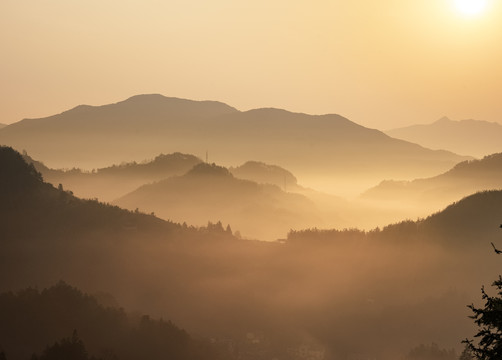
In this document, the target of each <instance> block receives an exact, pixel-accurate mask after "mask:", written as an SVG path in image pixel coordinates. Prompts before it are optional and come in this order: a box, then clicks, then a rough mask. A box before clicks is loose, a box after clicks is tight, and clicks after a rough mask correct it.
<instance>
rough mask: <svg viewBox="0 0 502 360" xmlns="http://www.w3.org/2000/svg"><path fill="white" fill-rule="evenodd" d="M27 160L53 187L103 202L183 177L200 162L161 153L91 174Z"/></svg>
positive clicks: (192, 158)
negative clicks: (149, 159) (153, 184)
mask: <svg viewBox="0 0 502 360" xmlns="http://www.w3.org/2000/svg"><path fill="white" fill-rule="evenodd" d="M24 158H25V160H26V161H27V162H29V163H33V165H34V166H35V168H36V169H37V170H38V171H39V172H40V173H41V174H42V175H43V177H44V179H45V180H46V181H48V182H50V183H51V184H53V185H55V186H58V185H59V184H61V185H62V186H63V188H64V189H66V190H71V191H72V192H73V193H74V194H75V195H76V196H78V197H82V198H92V199H94V198H98V199H99V200H101V201H112V200H114V199H116V198H118V197H120V196H122V195H125V194H127V193H129V192H131V191H133V190H135V189H136V188H138V187H139V186H141V185H143V184H148V183H151V182H154V181H159V180H162V179H166V178H168V177H170V176H174V175H183V174H184V173H186V172H187V171H188V170H190V169H191V168H192V167H193V166H194V165H196V164H198V163H200V162H201V160H200V159H199V158H197V157H195V156H193V155H189V154H181V153H173V154H168V155H164V154H161V155H158V156H157V157H155V158H154V159H153V160H151V161H144V162H141V163H136V162H132V163H123V164H120V165H113V166H109V167H106V168H101V169H97V170H93V171H92V172H89V171H82V170H80V169H71V170H55V169H49V168H48V167H47V166H45V165H44V164H43V163H41V162H39V161H35V160H33V159H32V158H31V157H29V156H28V155H26V154H25V155H24Z"/></svg>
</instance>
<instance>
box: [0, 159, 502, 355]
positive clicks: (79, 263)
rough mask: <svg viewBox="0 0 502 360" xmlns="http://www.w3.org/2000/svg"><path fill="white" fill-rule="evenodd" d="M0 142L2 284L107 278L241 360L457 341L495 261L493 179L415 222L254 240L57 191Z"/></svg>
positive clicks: (129, 302) (92, 283)
mask: <svg viewBox="0 0 502 360" xmlns="http://www.w3.org/2000/svg"><path fill="white" fill-rule="evenodd" d="M10 154H11V155H10V156H9V159H11V160H12V159H13V158H14V159H17V160H16V161H14V162H12V161H10V160H8V161H7V163H15V164H17V165H15V166H10V167H9V169H11V170H9V171H4V170H5V169H7V167H6V165H5V161H4V160H2V161H0V166H1V169H2V171H0V178H1V179H2V186H1V187H0V189H2V191H3V192H2V193H1V196H2V199H9V201H8V202H7V204H8V205H5V204H6V202H4V201H2V202H1V204H2V205H1V206H2V209H1V214H0V215H1V216H0V225H1V226H0V229H2V230H1V231H3V232H2V233H1V234H0V235H1V236H0V247H1V248H0V276H1V278H0V285H1V286H2V288H3V289H6V290H10V289H19V288H24V287H26V286H27V285H30V284H31V285H38V286H39V287H44V286H47V285H51V284H54V283H55V282H57V281H58V280H60V279H62V280H65V281H67V282H70V283H72V284H75V285H77V286H78V287H79V288H82V289H83V290H85V291H86V292H89V293H96V292H103V291H104V292H109V293H111V294H113V295H114V296H115V297H116V298H117V300H118V301H119V302H120V303H121V304H122V305H124V306H125V307H126V308H127V309H141V310H142V311H144V312H146V313H149V314H151V315H152V316H155V317H160V316H162V317H163V318H166V319H171V320H172V321H173V322H174V323H175V324H178V325H180V326H182V327H183V328H186V329H187V331H189V332H190V333H197V334H203V335H206V336H208V337H212V338H213V339H214V342H215V343H218V344H225V346H226V347H230V348H232V349H235V351H236V354H237V356H238V357H239V358H241V359H245V360H251V359H252V360H265V359H271V358H277V359H282V358H287V359H292V358H297V356H300V354H306V353H308V354H323V356H324V359H327V360H331V359H354V358H363V359H364V358H383V359H392V360H394V359H402V357H403V355H404V354H406V353H408V352H409V351H410V349H412V348H414V347H417V346H418V345H420V344H430V343H432V342H434V343H437V344H439V345H440V346H441V347H443V348H444V347H446V348H452V347H455V348H457V349H460V348H461V345H460V341H461V340H462V339H464V338H465V337H468V336H471V335H472V334H473V324H472V321H471V320H470V319H468V318H467V316H468V315H470V313H469V311H468V309H467V308H466V306H465V305H466V304H469V303H471V302H476V301H477V299H479V288H480V285H481V284H489V283H490V282H491V281H492V280H493V279H494V277H496V274H497V273H498V272H499V269H500V263H499V262H498V261H499V257H497V256H496V255H495V254H493V250H492V248H491V246H490V242H491V241H493V242H494V243H495V244H496V245H497V246H499V247H502V246H500V242H501V240H500V238H501V237H502V236H501V234H500V231H501V230H500V229H499V224H500V219H501V218H502V213H501V211H502V210H501V209H502V206H500V204H501V201H502V195H501V192H498V191H494V192H486V193H480V194H476V195H473V196H471V197H469V198H466V199H464V200H462V201H459V202H457V203H456V204H454V205H452V206H451V207H449V208H447V209H445V210H444V211H442V212H440V213H438V214H435V215H433V216H431V217H430V218H428V219H426V220H423V221H420V222H412V221H409V222H403V223H399V224H395V225H392V226H388V227H386V228H384V229H382V230H375V231H371V232H362V231H357V230H345V231H340V230H327V231H321V230H315V229H314V230H308V231H303V232H292V233H291V234H290V235H289V237H288V239H287V240H286V241H284V242H282V243H265V242H258V241H243V240H241V241H239V240H237V239H235V238H234V237H233V236H232V235H231V234H229V233H228V232H225V230H224V229H223V228H222V227H221V224H216V225H211V226H209V227H207V228H201V229H195V228H190V227H183V226H180V225H176V224H172V223H168V222H165V221H162V220H159V219H157V218H155V217H153V216H147V215H141V214H134V213H131V212H128V211H124V210H121V209H118V208H113V207H110V206H104V205H102V204H99V203H97V202H89V201H81V200H79V199H76V198H74V197H71V196H70V195H69V194H67V195H68V196H69V197H66V195H63V194H64V192H61V191H59V190H57V189H54V188H53V187H50V190H46V187H47V186H49V185H46V184H44V183H42V182H41V181H40V179H39V178H38V177H37V175H36V173H34V172H33V170H32V169H31V168H30V167H29V166H28V165H26V163H24V162H20V161H19V159H20V157H19V158H16V156H17V155H15V153H13V152H12V151H11V152H10ZM12 154H14V155H12ZM23 164H24V165H23ZM16 169H17V170H16ZM21 170H22V171H21ZM16 171H17V172H16ZM6 174H7V175H6ZM9 174H10V175H9ZM12 174H17V175H16V176H15V177H14V179H12V177H13V176H12ZM13 180H14V181H13ZM36 184H38V185H36ZM44 189H45V190H44ZM14 190H16V191H14ZM18 190H19V191H18ZM44 194H45V195H44ZM67 200H70V201H69V202H68V201H67ZM33 204H35V205H33ZM37 204H38V205H37ZM72 208H73V210H71V209H72ZM51 209H58V211H56V210H51ZM84 210H85V211H84ZM86 211H88V212H89V214H87V215H84V214H86ZM91 213H96V214H97V215H93V216H91ZM8 214H10V215H9V216H10V217H9V218H7V215H8ZM112 214H114V215H113V216H112ZM119 215H120V216H119ZM58 219H59V220H58ZM62 219H64V221H63V220H62ZM126 220H127V221H126ZM46 223H48V224H49V225H45V224H46ZM70 224H71V226H70ZM4 229H7V230H8V231H7V230H4ZM63 336H69V334H68V335H66V334H65V335H63ZM82 336H83V335H82ZM89 346H90V345H89ZM96 355H97V354H96Z"/></svg>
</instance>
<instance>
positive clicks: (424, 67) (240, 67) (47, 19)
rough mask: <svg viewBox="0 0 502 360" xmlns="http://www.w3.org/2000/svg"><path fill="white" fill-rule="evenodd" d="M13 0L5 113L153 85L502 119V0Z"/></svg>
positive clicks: (54, 107)
mask: <svg viewBox="0 0 502 360" xmlns="http://www.w3.org/2000/svg"><path fill="white" fill-rule="evenodd" d="M453 3H454V1H453V0H354V1H347V0H343V1H338V0H330V1H328V0H309V1H306V0H287V1H286V0H252V1H251V0H249V1H248V0H246V1H241V0H212V1H208V0H120V1H119V0H99V1H98V0H85V1H84V0H0V45H1V56H0V99H1V100H0V123H1V122H3V123H11V122H15V121H18V120H21V119H22V118H25V117H42V116H47V115H51V114H55V113H59V112H61V111H63V110H67V109H69V108H71V107H74V106H76V105H79V104H90V105H101V104H106V103H111V102H116V101H120V100H123V99H125V98H127V97H129V96H132V95H136V94H141V93H161V94H163V95H166V96H175V97H182V98H189V99H196V100H205V99H208V100H219V101H223V102H225V103H228V104H229V105H232V106H235V107H237V108H238V109H240V110H248V109H251V108H258V107H279V108H286V109H288V110H292V111H299V112H306V113H312V114H321V113H338V114H341V115H343V116H346V117H348V118H349V119H351V120H353V121H355V122H357V123H360V124H362V125H366V126H370V127H376V128H381V129H386V128H390V127H395V126H403V125H407V124H411V123H417V122H420V123H424V122H432V121H434V120H436V119H437V118H439V117H441V116H443V115H446V116H449V117H450V118H452V119H465V118H475V119H480V120H489V121H499V122H502V101H501V96H502V4H501V1H495V0H493V2H492V3H490V4H489V6H488V8H487V11H486V12H485V13H482V14H479V15H478V16H466V15H462V14H461V13H459V12H458V11H457V10H456V9H455V7H454V5H453Z"/></svg>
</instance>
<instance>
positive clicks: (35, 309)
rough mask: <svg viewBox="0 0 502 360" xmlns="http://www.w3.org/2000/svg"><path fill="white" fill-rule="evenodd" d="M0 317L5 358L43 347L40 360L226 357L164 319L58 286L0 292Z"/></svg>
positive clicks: (14, 359) (18, 358)
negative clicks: (107, 304)
mask: <svg viewBox="0 0 502 360" xmlns="http://www.w3.org/2000/svg"><path fill="white" fill-rule="evenodd" d="M0 318H1V319H2V321H0V339H1V340H0V350H3V351H4V353H5V354H6V356H7V359H8V360H25V359H29V358H30V356H31V355H32V354H34V353H41V352H42V351H43V350H44V349H46V351H45V356H42V357H40V359H51V360H56V359H69V360H74V359H75V360H84V359H88V356H87V354H86V352H87V351H88V352H89V353H90V354H92V355H95V356H98V357H100V358H101V359H120V360H141V359H151V360H155V359H166V358H170V359H180V360H181V359H187V360H188V359H190V360H191V359H201V360H202V359H206V360H216V359H228V358H229V355H225V354H223V353H220V352H219V351H218V350H216V348H215V347H214V346H210V345H209V344H206V343H204V342H202V341H197V340H194V339H193V338H191V337H190V335H188V334H187V333H186V332H185V331H184V330H182V329H180V328H178V327H177V326H176V325H174V324H173V323H171V322H170V321H163V320H154V319H151V318H150V317H149V316H146V315H145V316H131V315H128V314H126V312H125V311H124V310H122V309H118V308H110V307H104V306H102V305H101V304H99V302H98V301H97V300H96V298H94V297H92V296H90V295H87V294H84V293H82V292H81V291H79V290H77V289H76V288H73V287H71V286H69V285H67V284H66V283H64V282H59V283H58V284H57V285H54V286H51V287H50V288H47V289H44V290H42V291H38V290H36V289H32V288H28V289H24V290H21V291H18V292H16V293H12V292H9V293H2V294H0ZM72 333H73V335H72ZM77 334H78V335H77ZM70 336H72V338H71V339H68V340H66V341H64V340H63V341H60V339H65V338H69V337H70ZM55 342H58V345H56V346H52V347H49V346H50V345H52V344H54V343H55ZM84 344H85V345H84ZM51 356H52V357H51ZM58 356H59V357H58ZM35 359H38V357H36V358H35Z"/></svg>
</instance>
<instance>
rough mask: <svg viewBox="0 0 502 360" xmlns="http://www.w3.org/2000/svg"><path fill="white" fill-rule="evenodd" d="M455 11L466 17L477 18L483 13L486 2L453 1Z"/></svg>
mask: <svg viewBox="0 0 502 360" xmlns="http://www.w3.org/2000/svg"><path fill="white" fill-rule="evenodd" d="M454 2H455V7H456V9H457V11H459V12H460V13H462V14H463V15H467V16H477V15H480V14H482V13H483V12H485V10H486V8H487V0H454Z"/></svg>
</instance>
